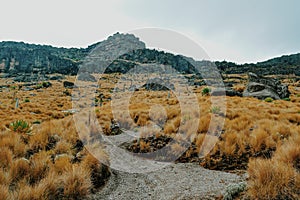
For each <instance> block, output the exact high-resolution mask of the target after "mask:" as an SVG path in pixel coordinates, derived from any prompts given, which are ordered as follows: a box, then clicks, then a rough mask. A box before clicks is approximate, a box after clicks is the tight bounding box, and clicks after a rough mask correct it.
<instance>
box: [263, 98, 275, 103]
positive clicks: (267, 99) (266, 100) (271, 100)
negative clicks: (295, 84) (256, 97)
mask: <svg viewBox="0 0 300 200" xmlns="http://www.w3.org/2000/svg"><path fill="white" fill-rule="evenodd" d="M273 101H274V99H273V98H271V97H267V98H265V102H273Z"/></svg>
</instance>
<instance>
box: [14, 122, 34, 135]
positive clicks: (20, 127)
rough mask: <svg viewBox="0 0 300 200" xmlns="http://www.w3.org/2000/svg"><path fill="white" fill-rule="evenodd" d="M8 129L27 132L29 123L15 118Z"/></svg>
mask: <svg viewBox="0 0 300 200" xmlns="http://www.w3.org/2000/svg"><path fill="white" fill-rule="evenodd" d="M10 129H11V130H13V131H15V132H17V133H29V132H30V125H29V123H27V122H26V121H24V120H17V121H15V122H12V123H11V124H10Z"/></svg>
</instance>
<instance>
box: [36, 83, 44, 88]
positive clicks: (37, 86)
mask: <svg viewBox="0 0 300 200" xmlns="http://www.w3.org/2000/svg"><path fill="white" fill-rule="evenodd" d="M41 88H43V84H37V85H36V86H35V89H41Z"/></svg>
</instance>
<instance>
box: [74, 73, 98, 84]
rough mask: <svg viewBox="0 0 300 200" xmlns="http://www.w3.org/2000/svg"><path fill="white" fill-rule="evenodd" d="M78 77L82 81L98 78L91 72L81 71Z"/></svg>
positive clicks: (94, 80)
mask: <svg viewBox="0 0 300 200" xmlns="http://www.w3.org/2000/svg"><path fill="white" fill-rule="evenodd" d="M77 79H78V80H80V81H90V82H96V81H97V80H96V78H95V77H94V76H93V75H91V74H89V73H80V74H79V75H78V76H77Z"/></svg>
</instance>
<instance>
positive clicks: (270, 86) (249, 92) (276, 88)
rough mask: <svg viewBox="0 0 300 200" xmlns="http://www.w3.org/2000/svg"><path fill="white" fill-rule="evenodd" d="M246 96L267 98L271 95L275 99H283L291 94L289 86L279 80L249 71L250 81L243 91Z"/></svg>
mask: <svg viewBox="0 0 300 200" xmlns="http://www.w3.org/2000/svg"><path fill="white" fill-rule="evenodd" d="M243 96H244V97H256V98H258V99H265V98H267V97H271V98H273V99H276V100H278V99H283V98H288V97H289V96H290V92H289V90H288V86H286V85H282V84H281V82H280V81H279V80H276V79H271V78H265V77H261V76H258V75H256V74H254V73H249V83H248V85H247V88H246V90H245V91H244V93H243Z"/></svg>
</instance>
